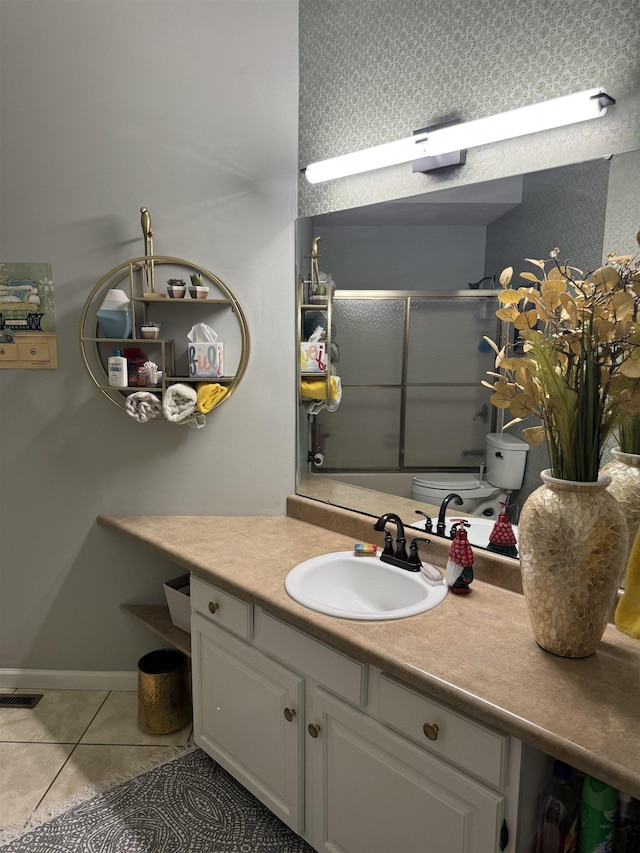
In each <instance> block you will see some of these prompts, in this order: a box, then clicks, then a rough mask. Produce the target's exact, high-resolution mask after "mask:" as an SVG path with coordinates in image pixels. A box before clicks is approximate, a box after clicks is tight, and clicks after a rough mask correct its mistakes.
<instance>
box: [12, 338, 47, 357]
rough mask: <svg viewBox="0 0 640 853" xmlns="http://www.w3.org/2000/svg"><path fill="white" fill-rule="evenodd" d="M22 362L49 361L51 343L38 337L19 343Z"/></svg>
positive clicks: (19, 355) (19, 354)
mask: <svg viewBox="0 0 640 853" xmlns="http://www.w3.org/2000/svg"><path fill="white" fill-rule="evenodd" d="M18 358H19V359H20V361H49V341H48V340H46V338H45V339H43V338H42V337H41V336H39V335H38V336H37V337H36V338H34V339H33V340H30V341H28V340H20V341H18Z"/></svg>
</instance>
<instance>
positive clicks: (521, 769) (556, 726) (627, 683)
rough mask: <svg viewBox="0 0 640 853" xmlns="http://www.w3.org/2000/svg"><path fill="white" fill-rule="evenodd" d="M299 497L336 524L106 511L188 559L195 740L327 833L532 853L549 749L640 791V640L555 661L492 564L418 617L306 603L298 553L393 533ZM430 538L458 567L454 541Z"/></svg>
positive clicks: (289, 812) (296, 818) (322, 845)
mask: <svg viewBox="0 0 640 853" xmlns="http://www.w3.org/2000/svg"><path fill="white" fill-rule="evenodd" d="M294 500H295V501H298V502H299V504H298V506H297V507H294V508H293V511H291V507H290V514H298V515H304V513H305V512H307V510H308V511H309V512H310V513H312V517H313V518H316V519H318V518H319V519H320V523H325V524H326V525H327V526H326V527H321V526H319V524H317V523H316V524H310V523H307V522H306V521H301V520H299V519H296V518H291V517H288V518H251V519H249V518H195V517H194V518H185V517H128V518H117V517H113V516H101V517H100V518H99V522H100V523H101V524H102V525H104V526H106V527H108V528H111V529H112V530H115V531H118V532H120V533H123V534H125V535H127V536H130V537H132V538H133V539H135V540H137V541H138V542H141V543H144V544H146V545H149V546H151V547H153V548H154V549H155V550H157V551H158V552H159V553H161V554H162V555H163V556H164V557H166V558H168V559H170V560H172V561H173V562H175V563H176V565H178V566H181V567H183V568H185V569H187V570H189V571H190V572H191V573H192V593H191V595H192V614H193V615H192V635H191V645H192V657H193V693H194V731H195V739H196V743H197V744H198V745H200V746H201V747H202V748H203V749H204V750H206V751H207V752H208V753H209V754H210V755H211V756H212V757H214V758H215V759H216V760H217V761H218V762H219V763H220V764H221V765H222V766H224V767H225V768H226V769H228V770H229V771H230V772H231V773H232V774H233V775H234V776H235V777H236V778H238V779H239V781H240V782H242V784H244V785H245V786H246V787H247V788H248V789H249V790H251V791H252V792H253V793H255V794H256V796H258V798H259V799H260V800H262V801H263V802H264V803H265V804H266V805H267V806H268V807H269V808H271V809H272V810H273V811H274V812H275V813H276V814H277V815H278V816H279V817H280V818H281V819H282V820H283V821H284V822H285V823H287V824H288V825H289V826H290V827H292V828H293V829H294V830H295V831H296V832H298V833H300V834H301V835H303V836H304V837H305V838H306V839H307V840H308V841H309V842H310V843H311V844H312V845H313V846H314V847H315V848H316V849H317V850H327V851H336V850H341V851H367V853H374V851H380V853H388V851H389V850H392V849H393V850H406V851H413V850H425V851H433V853H436V852H437V853H442V851H444V850H455V851H474V853H476V851H482V853H484V851H499V850H506V851H510V853H514V852H515V851H522V853H528V849H529V845H530V842H531V839H532V837H533V832H534V826H533V815H534V812H535V797H536V795H537V793H538V792H539V790H540V787H541V784H542V779H543V777H544V775H545V773H546V772H547V769H548V766H549V762H550V758H549V756H553V757H557V758H561V759H562V760H565V761H567V762H568V763H570V764H573V765H574V766H575V767H577V768H578V769H580V770H582V771H584V772H588V773H591V774H592V775H594V776H597V777H598V778H600V779H603V780H604V781H607V782H609V783H610V784H613V785H615V786H616V787H618V788H619V789H621V790H624V791H626V792H628V793H630V794H632V795H634V796H636V797H637V796H639V795H640V723H639V722H638V720H637V715H636V710H635V698H634V696H635V695H637V686H638V682H639V681H640V648H639V647H638V643H637V641H634V640H632V639H631V638H628V637H625V636H624V635H622V634H620V633H619V632H617V631H616V630H615V629H614V628H613V627H610V628H608V629H607V632H606V634H605V637H604V639H603V642H602V643H601V645H600V647H599V649H598V652H597V653H596V655H594V656H593V657H592V658H588V659H585V660H582V661H570V660H565V659H561V658H556V657H554V656H552V655H549V654H547V653H546V652H543V651H542V650H541V649H539V648H538V647H537V646H536V644H535V642H534V639H533V635H532V632H531V628H530V625H529V622H528V618H527V615H526V609H525V605H524V601H523V599H522V597H521V596H520V595H518V594H517V593H515V592H511V591H509V590H506V589H502V588H500V587H497V586H494V585H492V584H489V583H483V582H482V581H481V580H476V581H475V582H474V585H473V591H472V594H471V595H469V596H467V597H465V598H463V599H460V598H459V597H456V596H452V595H450V596H448V597H447V599H446V600H445V601H444V602H443V603H442V604H441V605H439V606H438V607H436V608H435V609H434V610H432V611H429V612H427V613H424V614H421V615H418V616H413V617H410V618H408V619H402V620H392V621H388V622H378V623H373V622H354V621H350V620H344V619H335V618H333V617H330V616H325V615H323V614H320V613H315V612H313V611H310V610H307V609H306V608H303V607H302V606H300V605H298V604H296V602H294V601H293V600H292V599H290V598H289V597H288V596H287V594H286V592H285V590H284V578H285V577H286V575H287V573H288V572H289V570H290V569H291V568H293V567H294V566H295V565H297V564H298V563H300V562H302V561H303V560H305V559H308V558H309V557H311V556H315V555H319V554H323V553H329V552H333V551H340V550H347V549H350V548H352V546H353V542H354V541H373V542H376V541H377V538H376V537H377V536H378V534H375V533H373V531H372V530H371V520H370V519H367V518H366V517H364V516H358V514H357V513H349V512H347V511H340V510H335V509H332V510H331V519H329V520H328V519H327V518H322V513H319V512H318V509H317V507H318V505H317V504H316V507H313V506H311V504H312V503H313V502H308V503H309V505H310V506H308V507H306V506H305V502H304V499H294ZM329 521H331V524H332V526H333V529H327V528H328V526H329ZM337 530H340V531H342V532H336V531H337ZM178 531H179V535H178ZM369 531H370V532H369ZM249 535H250V541H251V542H253V543H259V544H258V546H257V547H256V549H255V551H254V552H253V553H252V552H250V551H249V552H247V551H246V548H245V547H243V543H246V542H247V541H249ZM222 537H224V539H225V541H227V542H232V543H233V542H236V543H237V545H238V547H237V548H231V549H228V550H231V554H230V555H228V554H225V556H224V557H223V558H221V557H220V556H219V554H218V551H217V549H213V548H212V547H211V545H212V543H215V542H219V541H221V538H222ZM428 548H429V549H430V550H429V559H431V561H432V562H434V563H436V564H438V563H439V564H440V565H443V564H444V563H443V559H442V558H443V557H444V555H445V553H446V551H445V549H446V543H444V541H442V542H438V541H437V540H436V539H435V538H434V539H433V540H432V545H430V546H428ZM134 556H135V555H133V557H132V559H134ZM425 556H426V554H425ZM445 559H446V558H445ZM159 580H160V579H159Z"/></svg>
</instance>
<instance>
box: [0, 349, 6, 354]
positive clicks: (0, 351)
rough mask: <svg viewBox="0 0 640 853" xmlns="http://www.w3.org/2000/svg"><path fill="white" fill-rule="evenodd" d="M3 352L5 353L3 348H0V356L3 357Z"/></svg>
mask: <svg viewBox="0 0 640 853" xmlns="http://www.w3.org/2000/svg"><path fill="white" fill-rule="evenodd" d="M5 352H6V349H5V348H4V347H0V355H4V354H5Z"/></svg>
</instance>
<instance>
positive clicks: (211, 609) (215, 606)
mask: <svg viewBox="0 0 640 853" xmlns="http://www.w3.org/2000/svg"><path fill="white" fill-rule="evenodd" d="M219 606H220V605H219V604H216V602H215V601H210V602H209V613H215V612H216V610H217V609H218V607H219Z"/></svg>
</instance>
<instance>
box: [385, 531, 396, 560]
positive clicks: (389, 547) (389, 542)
mask: <svg viewBox="0 0 640 853" xmlns="http://www.w3.org/2000/svg"><path fill="white" fill-rule="evenodd" d="M382 554H383V556H386V557H393V555H394V554H395V551H394V550H393V536H392V535H391V531H389V530H387V528H386V527H385V529H384V551H383V552H382Z"/></svg>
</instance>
